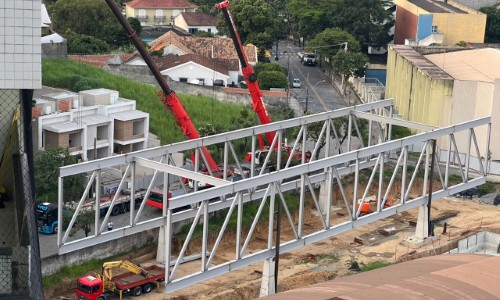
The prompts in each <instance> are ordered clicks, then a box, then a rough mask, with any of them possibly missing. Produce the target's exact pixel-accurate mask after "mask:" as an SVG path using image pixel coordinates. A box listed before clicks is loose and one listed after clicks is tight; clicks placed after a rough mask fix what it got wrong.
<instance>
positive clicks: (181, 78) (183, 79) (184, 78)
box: [179, 77, 188, 82]
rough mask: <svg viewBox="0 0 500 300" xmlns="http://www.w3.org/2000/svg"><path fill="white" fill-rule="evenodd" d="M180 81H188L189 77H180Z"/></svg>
mask: <svg viewBox="0 0 500 300" xmlns="http://www.w3.org/2000/svg"><path fill="white" fill-rule="evenodd" d="M179 81H180V82H188V79H187V78H186V77H180V78H179Z"/></svg>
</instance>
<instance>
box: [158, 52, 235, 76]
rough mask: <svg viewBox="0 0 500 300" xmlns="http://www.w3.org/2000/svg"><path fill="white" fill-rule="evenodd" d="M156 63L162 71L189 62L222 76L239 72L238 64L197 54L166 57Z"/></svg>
mask: <svg viewBox="0 0 500 300" xmlns="http://www.w3.org/2000/svg"><path fill="white" fill-rule="evenodd" d="M154 62H155V63H156V66H157V67H158V69H159V70H160V71H163V70H166V69H170V68H173V67H176V66H179V65H183V64H185V63H188V62H194V63H196V64H199V65H201V66H204V67H206V68H208V69H211V70H214V71H216V72H219V73H220V74H224V75H229V70H233V71H234V70H238V64H234V63H233V64H228V63H226V62H225V61H222V60H218V59H209V58H206V57H203V56H200V55H196V54H186V55H173V54H169V55H165V56H163V57H160V58H155V59H154Z"/></svg>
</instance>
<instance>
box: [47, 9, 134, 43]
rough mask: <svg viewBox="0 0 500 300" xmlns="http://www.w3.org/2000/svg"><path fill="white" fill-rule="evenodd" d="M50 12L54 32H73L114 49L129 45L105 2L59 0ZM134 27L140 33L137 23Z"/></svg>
mask: <svg viewBox="0 0 500 300" xmlns="http://www.w3.org/2000/svg"><path fill="white" fill-rule="evenodd" d="M49 12H50V15H51V18H52V23H53V26H54V30H55V31H58V32H60V33H62V34H63V35H66V34H67V32H69V31H70V30H71V31H72V32H75V33H77V34H82V35H86V36H92V37H95V38H97V39H100V40H103V41H105V42H106V43H107V44H108V45H110V46H112V47H117V46H120V45H123V44H127V43H128V38H127V35H126V33H125V31H124V30H123V28H122V26H121V25H120V24H119V23H118V20H117V19H116V17H115V16H114V15H113V13H112V12H111V10H110V9H109V7H108V6H107V5H106V4H105V3H104V1H101V0H85V1H80V0H58V1H57V2H55V3H54V4H53V5H51V6H50V7H49ZM134 24H135V25H134ZM132 25H134V26H133V27H134V29H135V30H136V31H138V32H140V27H137V24H136V22H133V24H132ZM139 25H140V23H139ZM69 44H70V42H69V41H68V45H69Z"/></svg>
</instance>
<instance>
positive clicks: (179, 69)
mask: <svg viewBox="0 0 500 300" xmlns="http://www.w3.org/2000/svg"><path fill="white" fill-rule="evenodd" d="M161 74H162V75H168V76H169V77H170V78H172V80H175V81H180V78H187V79H188V82H191V80H195V79H198V78H204V79H205V85H208V86H212V85H213V80H216V79H222V80H224V82H225V83H226V84H227V82H228V80H229V76H228V75H224V74H221V73H218V72H215V71H213V70H211V69H209V68H206V67H204V66H201V65H198V64H196V63H193V62H188V63H185V64H182V65H178V66H176V67H173V68H170V69H168V70H163V71H162V72H161ZM235 82H236V81H235Z"/></svg>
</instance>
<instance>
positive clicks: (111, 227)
mask: <svg viewBox="0 0 500 300" xmlns="http://www.w3.org/2000/svg"><path fill="white" fill-rule="evenodd" d="M111 230H113V222H112V221H109V222H108V231H111Z"/></svg>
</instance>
